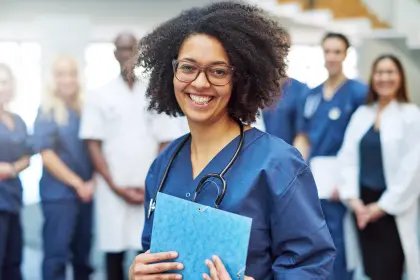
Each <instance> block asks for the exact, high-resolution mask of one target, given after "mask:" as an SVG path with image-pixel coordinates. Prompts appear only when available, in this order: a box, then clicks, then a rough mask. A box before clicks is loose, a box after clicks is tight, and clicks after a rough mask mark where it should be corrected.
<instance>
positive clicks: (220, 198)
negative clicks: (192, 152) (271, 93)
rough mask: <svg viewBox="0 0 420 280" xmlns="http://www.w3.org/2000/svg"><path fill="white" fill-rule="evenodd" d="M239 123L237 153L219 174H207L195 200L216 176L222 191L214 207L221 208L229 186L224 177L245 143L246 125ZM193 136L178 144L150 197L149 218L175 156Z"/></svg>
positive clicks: (200, 183)
mask: <svg viewBox="0 0 420 280" xmlns="http://www.w3.org/2000/svg"><path fill="white" fill-rule="evenodd" d="M237 122H238V124H239V127H240V129H241V132H240V139H239V144H238V147H237V148H236V151H235V154H234V155H233V156H232V159H231V160H230V162H229V163H228V164H227V165H226V167H225V168H224V169H223V171H222V172H220V173H219V174H217V173H212V174H207V175H205V176H204V177H203V178H202V179H201V180H200V182H199V183H198V185H197V188H196V189H195V193H194V197H193V199H192V201H193V202H195V200H196V198H197V196H198V195H199V194H200V192H201V190H202V187H203V185H204V184H206V182H207V181H208V180H209V179H210V178H214V179H218V180H220V181H221V182H222V191H221V192H220V193H219V195H218V196H217V199H216V201H215V202H214V207H215V208H219V205H220V204H221V203H222V200H223V198H224V196H225V193H226V188H227V183H226V180H225V178H224V177H223V176H224V175H225V174H226V172H227V171H228V170H229V169H230V167H231V166H232V165H233V163H234V162H235V160H236V159H237V158H238V156H239V153H240V151H241V149H242V146H243V143H244V125H243V124H242V122H241V121H239V120H238V121H237ZM190 137H191V135H190V134H189V135H188V136H187V137H185V139H184V140H183V141H182V142H181V143H180V144H179V145H178V147H177V149H176V151H175V153H174V154H173V155H172V157H171V159H170V160H169V163H168V165H167V167H166V169H165V172H164V174H163V177H162V180H161V181H160V184H159V187H158V190H157V192H156V195H155V197H154V198H152V199H150V202H149V209H148V211H147V219H150V217H151V216H152V213H153V211H155V209H156V199H157V195H158V193H159V192H161V191H162V190H163V187H164V185H165V181H166V178H167V177H168V172H169V169H170V168H171V166H172V162H173V161H174V159H175V157H176V156H177V155H178V154H179V152H180V151H181V149H182V147H183V146H184V145H185V144H186V143H187V141H188V139H189V138H190Z"/></svg>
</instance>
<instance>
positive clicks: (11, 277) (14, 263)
mask: <svg viewBox="0 0 420 280" xmlns="http://www.w3.org/2000/svg"><path fill="white" fill-rule="evenodd" d="M22 250H23V237H22V226H21V223H20V215H19V214H14V213H9V212H4V211H0V280H21V279H22V273H21V271H20V265H21V263H22Z"/></svg>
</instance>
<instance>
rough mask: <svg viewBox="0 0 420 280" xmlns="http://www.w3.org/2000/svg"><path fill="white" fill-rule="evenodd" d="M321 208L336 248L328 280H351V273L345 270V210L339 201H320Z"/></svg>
mask: <svg viewBox="0 0 420 280" xmlns="http://www.w3.org/2000/svg"><path fill="white" fill-rule="evenodd" d="M321 207H322V211H323V212H324V216H325V220H326V222H327V226H328V229H329V230H330V234H331V237H332V239H333V242H334V245H335V247H336V257H335V262H334V267H333V273H332V275H331V278H330V280H351V279H353V271H348V270H347V261H346V248H345V243H344V227H343V220H344V216H345V214H346V212H347V208H346V206H344V204H342V203H341V202H339V201H331V200H327V199H321Z"/></svg>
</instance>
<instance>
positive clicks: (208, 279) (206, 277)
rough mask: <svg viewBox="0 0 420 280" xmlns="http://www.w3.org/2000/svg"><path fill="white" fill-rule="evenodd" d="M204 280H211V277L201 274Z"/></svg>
mask: <svg viewBox="0 0 420 280" xmlns="http://www.w3.org/2000/svg"><path fill="white" fill-rule="evenodd" d="M203 279H204V280H212V279H211V277H210V276H209V275H208V274H207V273H203Z"/></svg>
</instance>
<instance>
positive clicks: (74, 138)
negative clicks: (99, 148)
mask: <svg viewBox="0 0 420 280" xmlns="http://www.w3.org/2000/svg"><path fill="white" fill-rule="evenodd" d="M67 112H68V117H69V118H68V122H67V124H66V125H61V126H60V125H58V124H57V123H56V122H55V121H54V119H53V115H52V114H50V115H47V114H44V113H42V112H41V111H39V112H38V116H37V118H36V120H35V124H34V135H33V142H34V145H33V146H34V151H35V152H37V153H40V152H42V151H44V150H52V151H54V152H55V153H56V154H57V156H58V157H59V158H60V159H61V160H62V161H63V163H64V164H65V165H66V166H67V167H68V168H69V169H70V170H72V171H73V172H75V173H76V174H77V175H78V176H79V177H80V178H81V179H82V180H84V181H88V180H90V179H91V178H92V176H93V165H92V162H91V160H90V157H89V154H88V150H87V145H86V143H85V142H84V141H83V140H80V139H79V126H80V116H79V114H78V113H77V112H75V111H73V110H71V109H68V110H67ZM39 187H40V196H41V200H42V201H51V200H62V199H77V198H78V197H77V194H76V192H75V190H74V189H73V188H72V187H70V186H68V185H66V184H65V183H63V182H62V181H60V180H59V179H57V178H55V177H54V175H52V174H51V173H50V172H49V171H48V170H47V169H46V168H45V167H44V168H43V170H42V177H41V180H40V182H39Z"/></svg>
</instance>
